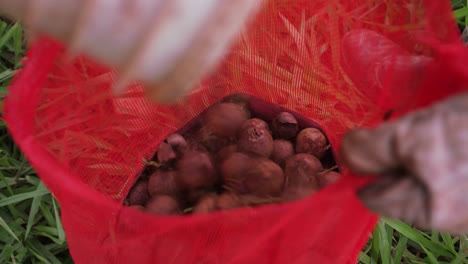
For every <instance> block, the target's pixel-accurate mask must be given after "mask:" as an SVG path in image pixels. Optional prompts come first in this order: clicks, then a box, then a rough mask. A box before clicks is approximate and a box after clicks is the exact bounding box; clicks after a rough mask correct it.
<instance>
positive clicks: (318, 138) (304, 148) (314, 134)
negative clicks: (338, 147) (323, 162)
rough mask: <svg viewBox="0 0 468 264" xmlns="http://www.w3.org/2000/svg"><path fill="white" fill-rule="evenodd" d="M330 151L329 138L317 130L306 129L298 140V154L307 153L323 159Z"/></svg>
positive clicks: (298, 136)
mask: <svg viewBox="0 0 468 264" xmlns="http://www.w3.org/2000/svg"><path fill="white" fill-rule="evenodd" d="M328 149H329V145H328V142H327V138H326V137H325V135H324V134H323V133H322V131H320V130H318V129H317V128H313V127H310V128H305V129H303V130H302V131H301V132H299V135H297V139H296V152H297V153H307V154H310V155H314V156H315V157H317V158H319V159H321V158H323V156H324V155H325V152H327V150H328Z"/></svg>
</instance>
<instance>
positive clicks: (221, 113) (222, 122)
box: [205, 103, 249, 138]
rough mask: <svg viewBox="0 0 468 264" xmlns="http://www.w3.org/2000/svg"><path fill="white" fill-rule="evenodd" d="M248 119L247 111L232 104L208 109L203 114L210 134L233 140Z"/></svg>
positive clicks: (218, 105)
mask: <svg viewBox="0 0 468 264" xmlns="http://www.w3.org/2000/svg"><path fill="white" fill-rule="evenodd" d="M248 118H249V113H248V111H247V110H246V109H245V108H244V107H242V106H241V105H238V104H234V103H220V104H216V105H214V106H212V107H210V108H209V109H208V110H207V112H206V114H205V125H206V127H207V129H208V130H209V131H210V133H211V134H213V135H215V136H218V137H221V138H233V137H235V136H236V134H237V131H238V130H239V128H240V127H241V126H242V124H243V123H244V122H245V120H247V119H248Z"/></svg>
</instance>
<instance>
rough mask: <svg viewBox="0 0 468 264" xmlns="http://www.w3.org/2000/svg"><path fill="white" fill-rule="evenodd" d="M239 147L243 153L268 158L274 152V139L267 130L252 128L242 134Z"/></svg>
mask: <svg viewBox="0 0 468 264" xmlns="http://www.w3.org/2000/svg"><path fill="white" fill-rule="evenodd" d="M237 147H238V150H239V151H241V152H245V153H251V154H255V155H259V156H262V157H266V158H268V157H270V155H271V152H272V151H273V138H272V137H271V134H270V133H269V132H268V131H267V130H265V129H261V128H257V127H250V128H247V129H246V130H244V131H241V132H240V136H239V141H238V143H237Z"/></svg>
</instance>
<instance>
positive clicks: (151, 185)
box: [148, 169, 178, 196]
mask: <svg viewBox="0 0 468 264" xmlns="http://www.w3.org/2000/svg"><path fill="white" fill-rule="evenodd" d="M176 176H177V172H176V171H174V170H161V169H159V170H156V171H155V172H154V173H153V174H151V175H150V176H149V180H148V193H149V194H150V195H151V196H154V195H158V194H167V195H176V194H177V193H178V189H177V184H176Z"/></svg>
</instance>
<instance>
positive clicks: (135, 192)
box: [125, 181, 149, 205]
mask: <svg viewBox="0 0 468 264" xmlns="http://www.w3.org/2000/svg"><path fill="white" fill-rule="evenodd" d="M148 199H149V194H148V182H147V181H139V182H137V183H136V184H135V185H134V186H133V187H132V189H131V190H130V192H129V193H128V196H127V198H126V202H125V203H126V204H128V205H144V204H145V203H146V201H148Z"/></svg>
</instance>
